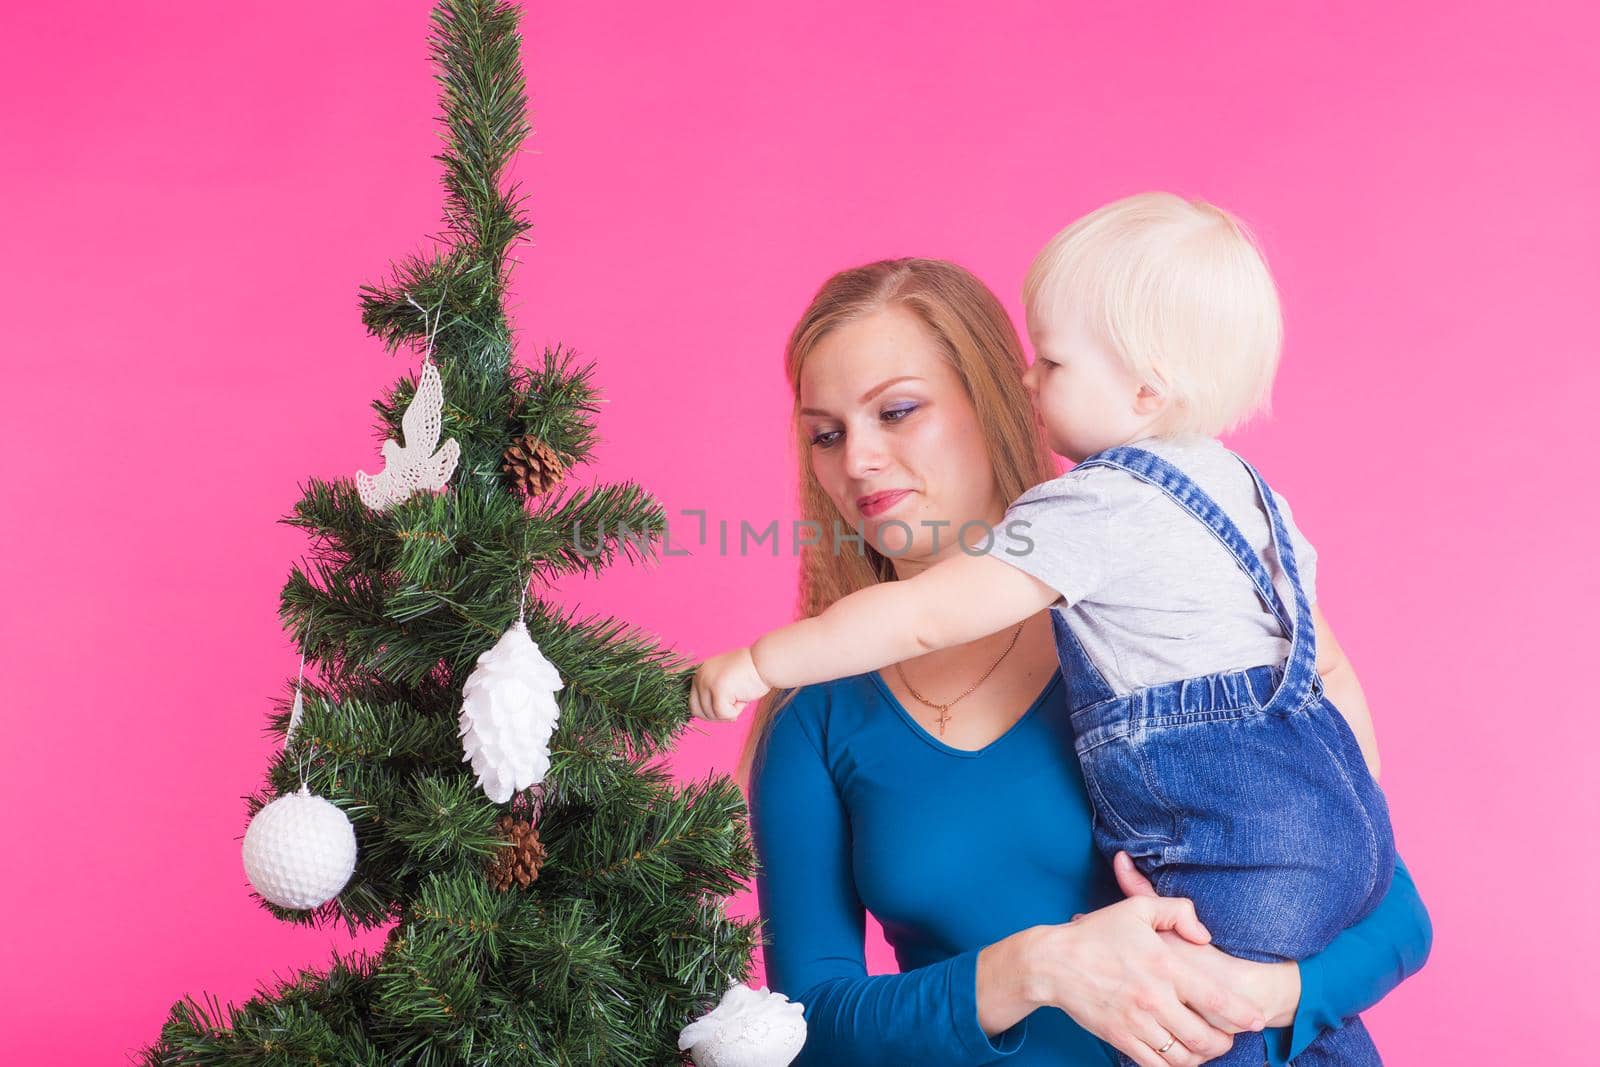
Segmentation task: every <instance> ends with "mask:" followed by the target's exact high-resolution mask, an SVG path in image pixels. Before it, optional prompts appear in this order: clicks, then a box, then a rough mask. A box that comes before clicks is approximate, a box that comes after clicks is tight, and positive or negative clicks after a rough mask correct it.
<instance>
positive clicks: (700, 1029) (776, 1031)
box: [678, 985, 806, 1067]
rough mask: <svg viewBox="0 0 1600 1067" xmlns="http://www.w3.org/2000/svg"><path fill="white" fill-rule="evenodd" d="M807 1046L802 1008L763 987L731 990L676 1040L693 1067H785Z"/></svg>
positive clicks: (730, 988) (780, 994)
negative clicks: (691, 1061)
mask: <svg viewBox="0 0 1600 1067" xmlns="http://www.w3.org/2000/svg"><path fill="white" fill-rule="evenodd" d="M805 1043H806V1020H805V1005H803V1004H800V1003H797V1002H791V1001H790V1000H789V998H788V997H786V996H784V995H783V994H782V993H773V992H770V991H769V990H768V989H767V987H766V986H762V987H761V988H760V989H751V988H750V987H749V986H747V985H734V986H730V987H729V989H728V991H727V992H726V993H724V994H723V995H722V1000H721V1001H719V1002H718V1003H717V1006H716V1007H715V1008H712V1009H711V1010H710V1011H708V1012H706V1013H705V1014H704V1015H702V1016H700V1018H698V1019H696V1020H695V1021H694V1022H692V1023H690V1024H689V1025H688V1026H685V1027H684V1028H683V1031H682V1032H681V1033H680V1034H679V1035H678V1048H680V1049H684V1050H687V1051H688V1053H689V1058H690V1059H692V1060H694V1062H695V1067H785V1065H786V1064H788V1063H790V1062H791V1061H793V1059H794V1058H795V1057H796V1056H798V1055H799V1054H800V1049H801V1047H802V1046H804V1045H805Z"/></svg>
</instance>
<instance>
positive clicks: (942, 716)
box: [939, 704, 950, 737]
mask: <svg viewBox="0 0 1600 1067" xmlns="http://www.w3.org/2000/svg"><path fill="white" fill-rule="evenodd" d="M949 721H950V705H949V704H945V705H943V706H942V707H940V708H939V736H940V737H943V736H944V724H945V723H947V722H949Z"/></svg>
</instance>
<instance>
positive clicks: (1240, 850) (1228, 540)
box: [1050, 446, 1394, 1067]
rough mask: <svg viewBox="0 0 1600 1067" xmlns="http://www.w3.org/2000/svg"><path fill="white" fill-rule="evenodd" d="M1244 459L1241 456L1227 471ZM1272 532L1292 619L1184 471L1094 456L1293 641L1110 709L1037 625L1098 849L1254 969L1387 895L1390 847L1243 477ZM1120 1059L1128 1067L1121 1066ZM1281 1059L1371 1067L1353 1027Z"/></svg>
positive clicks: (1309, 943) (1307, 620)
mask: <svg viewBox="0 0 1600 1067" xmlns="http://www.w3.org/2000/svg"><path fill="white" fill-rule="evenodd" d="M1240 462H1241V463H1244V460H1242V459H1241V460H1240ZM1244 465H1245V467H1246V469H1248V470H1249V471H1250V475H1251V477H1252V478H1254V479H1255V482H1256V487H1257V491H1258V492H1259V494H1260V497H1261V500H1262V501H1263V502H1264V503H1265V505H1266V508H1267V512H1268V515H1269V517H1270V519H1271V526H1272V540H1273V544H1274V546H1275V547H1276V549H1277V553H1278V558H1279V559H1280V560H1281V561H1282V563H1283V569H1284V571H1285V572H1286V573H1287V575H1288V578H1289V581H1290V583H1291V584H1292V585H1293V587H1294V599H1295V603H1294V609H1295V614H1294V621H1293V623H1292V624H1291V622H1290V619H1289V616H1288V613H1287V611H1286V610H1285V608H1284V604H1283V601H1282V599H1281V598H1280V597H1279V595H1278V591H1277V589H1276V588H1275V587H1274V586H1273V584H1272V579H1271V577H1270V575H1269V573H1268V571H1267V567H1266V565H1265V563H1263V562H1262V559H1261V557H1260V556H1258V555H1256V553H1255V552H1254V551H1253V550H1252V549H1251V548H1250V545H1249V543H1248V542H1247V541H1246V540H1245V538H1244V535H1243V534H1241V533H1240V532H1239V528H1238V527H1237V526H1236V525H1234V523H1233V520H1232V519H1230V518H1228V516H1227V515H1226V514H1225V513H1224V512H1223V511H1222V509H1221V508H1220V507H1218V506H1217V503H1216V502H1215V501H1214V500H1212V499H1211V497H1210V496H1208V495H1206V493H1204V492H1203V491H1202V490H1201V489H1200V488H1199V486H1197V485H1196V484H1195V483H1194V481H1193V480H1192V479H1190V478H1189V477H1188V475H1186V474H1184V473H1183V472H1182V471H1180V470H1179V469H1178V468H1177V467H1175V466H1173V465H1172V464H1170V463H1168V462H1167V461H1166V460H1164V459H1162V458H1161V457H1159V456H1156V455H1154V454H1152V453H1150V452H1147V451H1145V450H1143V449H1139V448H1133V447H1129V446H1120V447H1117V448H1111V449H1107V450H1105V451H1103V452H1099V453H1097V454H1095V455H1093V456H1090V457H1089V458H1088V459H1086V460H1084V461H1083V462H1082V463H1080V464H1078V466H1077V468H1075V469H1078V470H1082V469H1084V468H1086V467H1097V466H1099V467H1114V468H1116V469H1118V470H1122V471H1125V472H1127V473H1128V474H1131V475H1133V476H1134V477H1136V478H1139V479H1140V480H1142V481H1145V482H1148V483H1150V484H1151V485H1154V486H1156V487H1157V488H1159V489H1161V490H1162V491H1164V492H1165V493H1166V494H1167V495H1168V496H1169V497H1171V498H1172V499H1173V500H1174V501H1176V502H1177V503H1178V504H1179V505H1181V506H1182V507H1183V508H1184V509H1185V510H1187V511H1188V512H1189V513H1190V514H1192V515H1193V516H1194V517H1195V518H1196V519H1198V520H1199V521H1200V522H1203V523H1205V524H1206V526H1207V527H1208V528H1209V529H1210V530H1211V532H1212V533H1214V534H1215V535H1216V536H1217V539H1218V540H1219V541H1221V542H1222V544H1223V545H1224V546H1225V547H1226V548H1227V549H1228V551H1229V552H1230V553H1231V554H1232V555H1233V557H1234V558H1235V559H1236V560H1237V561H1238V563H1239V566H1240V567H1241V568H1242V569H1243V570H1244V571H1245V573H1246V574H1248V575H1249V576H1250V578H1251V579H1252V580H1253V581H1254V582H1255V585H1256V589H1257V591H1258V592H1259V594H1260V596H1261V598H1262V600H1264V601H1265V602H1266V604H1267V606H1268V607H1269V608H1270V609H1271V611H1272V613H1273V614H1274V615H1276V616H1277V618H1278V621H1279V623H1280V625H1281V626H1282V627H1283V631H1284V633H1285V635H1286V636H1288V637H1289V640H1290V650H1289V656H1288V661H1287V662H1286V663H1285V665H1284V666H1283V667H1281V668H1280V667H1276V666H1260V667H1251V668H1248V669H1245V670H1234V671H1227V672H1223V673H1218V674H1208V675H1204V676H1201V677H1198V678H1185V679H1181V680H1179V681H1175V682H1167V683H1163V684H1160V685H1154V686H1150V687H1148V688H1145V689H1140V690H1137V691H1136V692H1133V693H1131V694H1129V695H1128V696H1123V697H1119V696H1117V695H1116V694H1115V693H1114V692H1113V691H1112V690H1111V688H1110V687H1109V686H1108V685H1106V682H1105V679H1104V678H1103V677H1102V676H1101V674H1100V672H1099V671H1098V670H1097V669H1096V668H1095V666H1094V664H1093V663H1092V662H1090V660H1089V658H1088V656H1086V655H1085V654H1084V651H1083V646H1082V645H1080V644H1079V643H1078V640H1077V638H1076V637H1075V636H1073V633H1072V630H1071V629H1070V627H1068V626H1067V625H1066V623H1065V622H1064V621H1063V616H1062V613H1061V612H1060V611H1052V612H1051V613H1050V617H1051V620H1052V622H1053V623H1054V626H1055V635H1056V649H1057V652H1058V653H1059V655H1060V658H1061V670H1062V676H1063V680H1064V681H1065V683H1066V687H1067V701H1068V705H1069V707H1070V708H1071V710H1072V732H1073V736H1074V738H1075V743H1076V747H1077V751H1078V760H1079V763H1080V765H1081V766H1082V768H1083V780H1084V784H1085V785H1086V786H1087V787H1088V790H1089V800H1090V803H1091V805H1092V807H1093V809H1094V827H1093V833H1094V840H1095V845H1096V847H1097V848H1099V850H1100V851H1101V853H1102V854H1103V855H1105V856H1106V857H1107V858H1108V859H1109V858H1110V857H1111V856H1113V855H1114V854H1115V853H1116V852H1117V851H1118V850H1119V849H1125V850H1126V851H1127V852H1128V854H1129V855H1130V856H1132V857H1133V860H1134V862H1135V863H1136V864H1137V865H1138V867H1139V869H1140V870H1142V871H1143V872H1144V873H1145V874H1146V875H1147V876H1148V877H1150V878H1151V880H1152V882H1153V883H1154V885H1155V887H1156V891H1157V892H1158V893H1160V894H1161V895H1162V896H1171V897H1188V898H1189V899H1190V900H1192V901H1193V902H1194V906H1195V910H1196V911H1197V912H1198V914H1199V916H1200V921H1201V922H1203V923H1205V925H1206V928H1207V929H1208V930H1210V931H1211V934H1212V943H1213V944H1214V945H1216V946H1217V947H1218V948H1220V949H1222V950H1223V951H1225V952H1228V953H1230V954H1232V955H1235V956H1241V957H1244V958H1246V959H1253V960H1283V959H1294V960H1299V959H1303V958H1304V957H1306V956H1309V955H1311V954H1313V953H1315V952H1317V951H1319V950H1321V949H1322V948H1324V947H1325V946H1326V945H1327V944H1328V942H1329V941H1331V940H1332V939H1333V937H1334V935H1335V934H1337V933H1339V931H1341V930H1343V929H1344V928H1345V927H1347V926H1349V925H1351V924H1352V923H1354V922H1356V921H1358V920H1359V919H1361V918H1363V917H1364V916H1365V915H1367V914H1368V913H1369V912H1370V911H1372V909H1373V908H1374V907H1376V906H1377V904H1378V902H1379V901H1380V900H1381V899H1382V898H1383V896H1384V894H1385V893H1387V892H1388V889H1389V881H1390V878H1391V877H1392V875H1393V873H1394V838H1393V834H1392V832H1391V829H1390V825H1389V810H1388V805H1387V803H1386V802H1385V800H1384V797H1383V792H1382V790H1381V789H1379V787H1378V784H1377V782H1375V781H1374V780H1373V779H1372V776H1371V775H1370V774H1369V773H1368V771H1367V765H1366V761H1365V760H1364V758H1363V757H1362V754H1361V748H1360V745H1359V744H1358V743H1357V741H1356V738H1355V735H1354V734H1353V733H1352V732H1351V730H1350V727H1349V725H1348V724H1347V723H1346V722H1345V719H1344V716H1343V715H1342V714H1340V712H1339V710H1338V709H1337V708H1336V707H1334V706H1333V704H1331V703H1329V701H1328V699H1327V697H1326V696H1325V695H1324V693H1323V688H1322V679H1321V678H1320V677H1319V676H1318V675H1317V671H1316V661H1317V648H1316V630H1315V627H1314V625H1313V624H1312V621H1311V607H1310V604H1309V603H1308V601H1307V600H1306V595H1305V591H1304V590H1303V589H1302V588H1301V585H1300V572H1299V569H1298V568H1297V567H1296V565H1295V560H1294V548H1293V546H1292V545H1291V544H1290V539H1289V535H1288V531H1287V530H1286V529H1285V528H1284V525H1283V519H1282V517H1281V516H1280V515H1279V512H1278V507H1277V504H1276V502H1275V501H1274V500H1273V498H1272V493H1271V492H1270V491H1269V490H1268V488H1267V485H1266V483H1265V482H1263V481H1262V479H1261V475H1260V474H1258V473H1257V472H1256V470H1255V468H1254V467H1251V466H1250V464H1249V463H1245V464H1244ZM1265 1059H1266V1053H1265V1044H1264V1039H1263V1038H1262V1036H1261V1035H1260V1034H1253V1033H1250V1032H1248V1031H1247V1032H1244V1033H1241V1034H1237V1035H1235V1037H1234V1044H1233V1049H1232V1051H1231V1052H1229V1053H1228V1054H1227V1055H1226V1056H1223V1057H1222V1058H1220V1059H1217V1060H1213V1061H1210V1062H1212V1063H1217V1064H1251V1065H1255V1064H1261V1063H1263V1062H1265ZM1119 1062H1121V1063H1124V1064H1131V1063H1133V1061H1132V1060H1131V1059H1127V1058H1126V1057H1120V1056H1119ZM1295 1063H1296V1064H1298V1065H1302V1067H1306V1065H1311V1064H1341V1065H1343V1064H1359V1065H1367V1064H1378V1063H1381V1061H1380V1060H1379V1058H1378V1052H1377V1049H1376V1048H1375V1047H1374V1046H1373V1044H1372V1039H1371V1038H1370V1037H1369V1036H1368V1034H1367V1031H1366V1028H1365V1027H1364V1026H1363V1025H1362V1024H1361V1021H1360V1019H1359V1018H1355V1019H1352V1020H1351V1021H1350V1022H1349V1023H1347V1024H1346V1025H1345V1026H1343V1027H1341V1028H1340V1029H1337V1030H1333V1031H1329V1032H1327V1033H1324V1034H1323V1035H1322V1036H1321V1037H1319V1038H1318V1039H1317V1040H1316V1041H1315V1042H1313V1043H1312V1045H1311V1046H1310V1047H1309V1048H1307V1049H1306V1051H1305V1052H1303V1053H1302V1054H1301V1055H1300V1056H1299V1057H1297V1058H1296V1060H1295Z"/></svg>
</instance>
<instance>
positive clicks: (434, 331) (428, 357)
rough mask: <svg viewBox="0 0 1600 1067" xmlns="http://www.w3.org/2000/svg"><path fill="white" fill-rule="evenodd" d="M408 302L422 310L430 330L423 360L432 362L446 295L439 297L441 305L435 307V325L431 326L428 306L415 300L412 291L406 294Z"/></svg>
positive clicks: (426, 327) (424, 322)
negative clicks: (429, 324) (434, 340)
mask: <svg viewBox="0 0 1600 1067" xmlns="http://www.w3.org/2000/svg"><path fill="white" fill-rule="evenodd" d="M406 303H408V304H410V305H411V306H412V307H414V308H416V309H417V310H418V311H420V312H422V325H423V327H424V328H425V329H427V331H428V338H427V347H426V349H425V350H424V351H423V353H422V361H423V362H424V363H428V362H431V361H432V360H433V339H434V338H435V337H436V336H438V333H439V325H440V323H442V322H443V321H444V297H440V298H439V306H438V307H437V308H435V309H434V312H433V325H432V326H431V327H430V326H428V309H427V308H425V307H423V306H422V305H421V304H419V303H417V302H416V301H415V300H413V299H412V298H411V294H410V293H407V294H406Z"/></svg>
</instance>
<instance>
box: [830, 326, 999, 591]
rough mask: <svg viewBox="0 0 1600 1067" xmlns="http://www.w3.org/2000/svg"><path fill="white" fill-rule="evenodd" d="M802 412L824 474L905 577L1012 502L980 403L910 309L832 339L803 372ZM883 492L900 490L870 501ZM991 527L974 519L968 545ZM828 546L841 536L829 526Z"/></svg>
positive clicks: (848, 519)
mask: <svg viewBox="0 0 1600 1067" xmlns="http://www.w3.org/2000/svg"><path fill="white" fill-rule="evenodd" d="M800 408H801V413H800V421H801V427H802V430H803V434H804V437H803V440H804V441H806V442H809V443H808V444H807V447H808V448H809V449H810V453H811V469H812V471H813V472H814V473H815V475H816V478H817V481H818V482H819V483H821V485H822V488H823V491H824V492H826V493H827V494H828V497H829V499H830V500H832V501H833V505H834V507H835V508H837V509H838V511H839V515H840V518H841V520H842V522H843V523H844V524H846V525H848V526H851V527H853V528H854V529H856V530H857V531H859V532H860V533H861V534H862V536H863V537H864V538H865V539H866V543H867V544H869V545H872V546H874V547H876V548H878V549H879V551H881V552H883V554H884V555H886V556H888V557H890V559H891V560H892V561H893V562H894V564H895V568H896V571H897V573H901V574H904V573H907V571H908V570H909V571H916V570H920V569H922V568H923V567H925V566H930V565H932V564H933V563H935V562H937V561H938V560H940V559H944V558H946V557H948V556H950V555H953V554H954V553H956V552H958V551H960V548H959V547H958V544H957V541H956V536H957V533H958V531H959V530H960V528H961V526H962V524H963V523H967V522H974V521H976V522H981V523H987V524H988V525H989V526H998V525H999V523H1000V520H1001V518H1002V517H1003V516H1004V513H1005V502H1004V501H1003V500H1001V499H1000V498H999V495H998V493H997V492H996V489H995V483H994V472H993V470H992V469H991V466H990V460H989V451H988V444H987V442H986V441H985V439H984V434H983V428H982V427H981V426H980V425H979V424H978V418H977V413H976V412H974V411H973V408H972V401H971V399H970V398H969V397H968V395H967V391H966V389H965V388H964V387H963V386H962V384H961V379H960V378H959V377H958V376H957V375H956V371H955V368H953V367H952V366H950V364H949V363H948V362H947V361H946V359H945V357H944V356H943V354H942V353H941V352H940V350H939V347H938V346H937V344H935V342H934V340H933V338H932V337H930V336H929V334H928V332H927V329H926V327H924V326H923V325H922V323H921V321H920V320H918V319H917V318H916V317H915V316H914V315H913V314H911V313H910V312H908V311H906V310H904V309H902V308H897V307H890V308H886V309H884V310H882V311H878V312H875V313H873V314H871V315H869V316H866V317H864V318H860V319H857V320H855V321H853V322H851V323H848V324H846V325H844V326H841V327H839V328H837V329H835V330H834V331H833V332H832V333H830V334H828V335H827V336H825V337H824V338H823V339H822V341H821V342H820V343H819V344H818V345H817V346H816V347H815V348H814V349H813V350H812V351H811V354H810V355H809V356H807V357H806V361H805V364H804V366H803V367H802V368H801V372H800ZM884 493H890V494H897V495H896V496H892V497H890V498H888V499H886V500H885V501H880V502H877V503H874V502H872V501H870V500H868V499H864V498H870V497H872V496H875V495H878V494H884ZM901 523H903V524H905V526H901V525H900V524H901ZM905 527H909V528H910V531H909V544H908V533H907V530H906V528H905ZM987 533H988V530H987V529H986V528H985V527H981V526H974V527H972V528H970V529H968V530H967V531H966V532H965V533H964V534H963V535H962V543H965V544H967V545H981V544H982V543H983V542H984V539H985V537H986V536H987ZM822 543H823V544H825V545H831V544H832V543H833V538H832V531H831V530H824V531H822ZM839 551H843V552H853V551H856V548H855V547H854V546H853V545H851V544H843V545H841V546H840V547H839Z"/></svg>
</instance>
